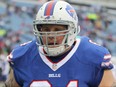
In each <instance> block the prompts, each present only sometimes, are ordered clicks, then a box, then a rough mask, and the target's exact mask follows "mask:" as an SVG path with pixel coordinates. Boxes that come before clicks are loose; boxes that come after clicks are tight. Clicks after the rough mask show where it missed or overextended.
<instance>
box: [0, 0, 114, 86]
mask: <svg viewBox="0 0 116 87" xmlns="http://www.w3.org/2000/svg"><path fill="white" fill-rule="evenodd" d="M46 1H49V0H0V81H5V80H6V78H7V75H8V73H9V66H8V63H7V62H6V56H7V55H8V54H9V53H10V51H11V50H12V49H13V48H14V47H16V46H17V45H19V44H21V43H24V42H26V41H29V40H32V39H33V38H34V35H33V32H32V29H33V20H34V18H35V15H36V13H37V11H38V9H39V8H40V6H41V5H42V4H43V3H44V2H46ZM65 1H67V2H69V3H71V4H72V5H73V6H74V8H75V9H76V11H77V14H78V17H79V25H80V26H81V33H80V34H79V35H81V36H84V35H86V36H89V37H90V38H91V39H92V40H93V41H95V42H97V43H99V44H101V45H103V46H105V47H107V48H108V49H109V51H110V52H111V54H112V62H113V63H114V64H116V29H115V28H116V0H65ZM115 70H116V69H115ZM115 72H116V71H115ZM0 87H2V85H0Z"/></svg>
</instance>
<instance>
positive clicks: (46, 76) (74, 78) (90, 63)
mask: <svg viewBox="0 0 116 87" xmlns="http://www.w3.org/2000/svg"><path fill="white" fill-rule="evenodd" d="M40 51H41V52H43V48H42V47H38V46H37V45H36V41H35V40H33V41H31V42H29V43H27V44H23V45H21V46H19V47H17V48H16V49H14V50H13V51H12V53H11V54H10V55H9V56H8V61H9V62H10V65H11V67H12V68H13V70H14V76H15V79H16V81H17V83H18V84H19V85H20V86H21V87H98V85H99V83H100V81H101V79H102V76H103V73H104V69H112V68H113V66H112V63H111V55H110V53H109V51H108V50H107V49H106V48H104V47H102V46H99V45H97V44H95V43H94V42H92V41H91V40H90V39H89V38H88V37H80V38H78V39H77V40H76V42H75V44H74V46H73V48H72V49H71V50H70V52H68V54H66V55H65V56H63V57H64V58H62V59H61V60H59V61H58V62H53V61H51V60H50V58H48V57H46V56H45V55H43V54H44V52H43V54H42V53H40Z"/></svg>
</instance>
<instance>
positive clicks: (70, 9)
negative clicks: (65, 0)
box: [66, 5, 76, 20]
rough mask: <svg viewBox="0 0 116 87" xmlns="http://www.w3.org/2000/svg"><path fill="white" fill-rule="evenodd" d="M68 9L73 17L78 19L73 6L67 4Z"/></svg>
mask: <svg viewBox="0 0 116 87" xmlns="http://www.w3.org/2000/svg"><path fill="white" fill-rule="evenodd" d="M66 11H67V13H68V14H69V15H70V16H71V17H72V18H74V19H75V20H76V12H75V10H74V9H73V8H72V7H71V6H69V5H67V6H66Z"/></svg>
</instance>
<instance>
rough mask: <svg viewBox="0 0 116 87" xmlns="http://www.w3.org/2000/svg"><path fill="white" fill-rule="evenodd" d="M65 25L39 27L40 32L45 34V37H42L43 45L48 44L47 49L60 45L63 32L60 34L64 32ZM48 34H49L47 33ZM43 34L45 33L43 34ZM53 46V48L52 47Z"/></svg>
mask: <svg viewBox="0 0 116 87" xmlns="http://www.w3.org/2000/svg"><path fill="white" fill-rule="evenodd" d="M66 29H67V26H65V25H51V24H49V25H43V26H42V27H41V31H42V32H47V34H46V35H43V36H42V40H43V44H45V45H46V44H48V47H51V48H52V47H56V45H59V44H62V41H63V39H64V35H65V33H66V31H65V32H60V31H63V30H66ZM48 32H49V33H48ZM44 34H45V33H44ZM53 45H55V46H53Z"/></svg>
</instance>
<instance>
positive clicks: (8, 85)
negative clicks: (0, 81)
mask: <svg viewBox="0 0 116 87" xmlns="http://www.w3.org/2000/svg"><path fill="white" fill-rule="evenodd" d="M5 87H20V86H19V85H18V83H17V82H16V80H15V78H14V74H13V70H12V69H11V70H10V73H9V76H8V78H7V80H6V82H5Z"/></svg>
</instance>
